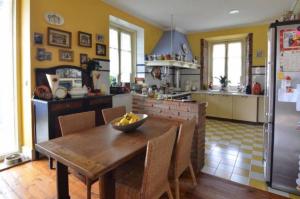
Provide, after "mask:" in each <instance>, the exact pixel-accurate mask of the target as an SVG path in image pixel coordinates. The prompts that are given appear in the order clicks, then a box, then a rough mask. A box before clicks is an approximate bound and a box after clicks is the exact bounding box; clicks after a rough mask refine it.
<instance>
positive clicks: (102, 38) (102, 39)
mask: <svg viewBox="0 0 300 199" xmlns="http://www.w3.org/2000/svg"><path fill="white" fill-rule="evenodd" d="M96 41H97V42H98V43H103V41H104V35H102V34H96Z"/></svg>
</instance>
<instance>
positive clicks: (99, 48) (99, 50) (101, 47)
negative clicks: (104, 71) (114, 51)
mask: <svg viewBox="0 0 300 199" xmlns="http://www.w3.org/2000/svg"><path fill="white" fill-rule="evenodd" d="M96 55H98V56H106V45H105V44H96Z"/></svg>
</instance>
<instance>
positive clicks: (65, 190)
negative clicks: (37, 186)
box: [56, 161, 70, 199]
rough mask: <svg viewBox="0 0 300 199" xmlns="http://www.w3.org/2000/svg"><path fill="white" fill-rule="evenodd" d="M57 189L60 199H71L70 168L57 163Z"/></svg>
mask: <svg viewBox="0 0 300 199" xmlns="http://www.w3.org/2000/svg"><path fill="white" fill-rule="evenodd" d="M56 189H57V198H58V199H70V196H69V179H68V167H67V166H65V165H63V164H62V163H60V162H58V161H56Z"/></svg>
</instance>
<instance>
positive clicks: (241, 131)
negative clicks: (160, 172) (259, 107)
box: [202, 119, 300, 199]
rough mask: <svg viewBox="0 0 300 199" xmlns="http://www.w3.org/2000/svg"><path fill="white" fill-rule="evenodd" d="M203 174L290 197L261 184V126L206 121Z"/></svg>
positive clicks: (262, 178)
mask: <svg viewBox="0 0 300 199" xmlns="http://www.w3.org/2000/svg"><path fill="white" fill-rule="evenodd" d="M205 141H206V143H205V166H204V168H203V170H202V171H203V172H204V173H208V174H211V175H215V176H218V177H221V178H225V179H228V180H231V181H235V182H238V183H241V184H245V185H249V186H252V187H256V188H258V189H261V190H264V191H270V192H275V193H276V194H279V195H283V196H286V197H290V198H297V199H300V197H297V196H292V195H290V194H287V193H284V192H281V191H276V190H273V189H271V188H269V187H268V186H267V185H266V183H265V182H264V175H263V172H264V168H263V161H262V160H263V133H262V126H261V125H249V124H241V123H233V122H227V121H219V120H213V119H208V120H207V123H206V138H205Z"/></svg>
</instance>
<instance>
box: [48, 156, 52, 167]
mask: <svg viewBox="0 0 300 199" xmlns="http://www.w3.org/2000/svg"><path fill="white" fill-rule="evenodd" d="M48 165H49V169H53V159H52V158H51V157H49V158H48Z"/></svg>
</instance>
